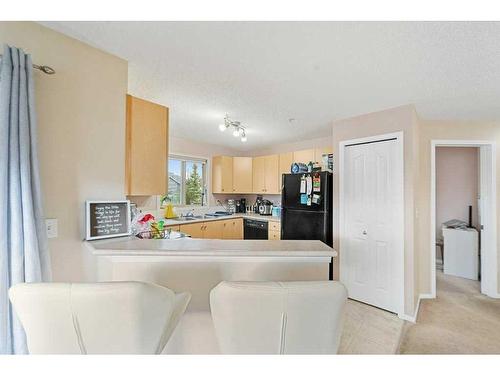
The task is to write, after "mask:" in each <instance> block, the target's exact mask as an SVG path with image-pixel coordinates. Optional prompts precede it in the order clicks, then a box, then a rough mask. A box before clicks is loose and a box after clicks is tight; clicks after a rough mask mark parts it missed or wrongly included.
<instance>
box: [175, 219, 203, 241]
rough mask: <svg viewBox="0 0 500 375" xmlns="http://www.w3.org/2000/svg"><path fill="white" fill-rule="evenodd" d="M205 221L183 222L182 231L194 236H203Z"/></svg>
mask: <svg viewBox="0 0 500 375" xmlns="http://www.w3.org/2000/svg"><path fill="white" fill-rule="evenodd" d="M204 226H205V223H192V224H182V225H181V226H180V231H181V232H182V233H186V234H188V235H190V236H191V237H192V238H203V233H204V231H203V228H204Z"/></svg>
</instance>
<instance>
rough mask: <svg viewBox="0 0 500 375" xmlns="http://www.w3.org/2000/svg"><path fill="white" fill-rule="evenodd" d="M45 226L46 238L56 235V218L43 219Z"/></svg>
mask: <svg viewBox="0 0 500 375" xmlns="http://www.w3.org/2000/svg"><path fill="white" fill-rule="evenodd" d="M45 228H46V230H47V238H56V237H57V219H45Z"/></svg>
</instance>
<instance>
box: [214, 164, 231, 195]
mask: <svg viewBox="0 0 500 375" xmlns="http://www.w3.org/2000/svg"><path fill="white" fill-rule="evenodd" d="M212 192H213V193H232V192H233V158H232V157H231V156H214V157H213V158H212Z"/></svg>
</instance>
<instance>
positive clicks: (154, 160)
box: [125, 95, 168, 195]
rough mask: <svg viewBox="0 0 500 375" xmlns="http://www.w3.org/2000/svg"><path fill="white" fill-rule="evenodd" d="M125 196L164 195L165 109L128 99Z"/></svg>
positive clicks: (166, 121) (140, 100) (165, 189)
mask: <svg viewBox="0 0 500 375" xmlns="http://www.w3.org/2000/svg"><path fill="white" fill-rule="evenodd" d="M126 120H127V122H126V145H125V194H126V195H162V194H165V193H166V191H167V175H168V171H167V169H168V163H167V157H168V108H167V107H164V106H161V105H159V104H155V103H151V102H148V101H146V100H142V99H139V98H135V97H133V96H131V95H127V119H126Z"/></svg>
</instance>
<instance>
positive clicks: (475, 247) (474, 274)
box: [443, 227, 479, 280]
mask: <svg viewBox="0 0 500 375" xmlns="http://www.w3.org/2000/svg"><path fill="white" fill-rule="evenodd" d="M443 238H444V273H445V274H447V275H453V276H459V277H465V278H467V279H472V280H477V279H478V276H479V240H478V232H477V230H476V229H474V228H466V229H452V228H446V227H443Z"/></svg>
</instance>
